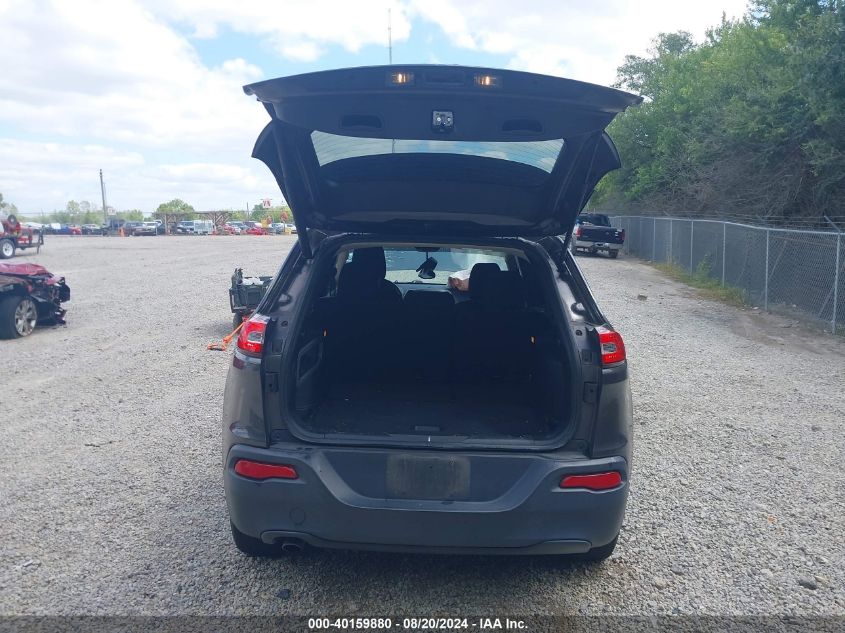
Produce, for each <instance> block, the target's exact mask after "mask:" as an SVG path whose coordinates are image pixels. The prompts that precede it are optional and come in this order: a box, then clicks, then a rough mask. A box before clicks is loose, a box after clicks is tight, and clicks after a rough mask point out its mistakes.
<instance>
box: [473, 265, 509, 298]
mask: <svg viewBox="0 0 845 633" xmlns="http://www.w3.org/2000/svg"><path fill="white" fill-rule="evenodd" d="M500 272H502V271H501V270H500V269H499V265H498V264H493V263H490V262H487V263H483V264H475V265H474V266H473V267H472V270H471V271H470V273H469V296H470V298H471V299H482V300H484V299H485V298H486V297H487V296H488V295H490V294H491V293H492V292H493V286H494V285H495V277H496V275H498V274H499V273H500Z"/></svg>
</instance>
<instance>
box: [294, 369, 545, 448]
mask: <svg viewBox="0 0 845 633" xmlns="http://www.w3.org/2000/svg"><path fill="white" fill-rule="evenodd" d="M526 392H527V389H526V387H525V386H524V385H518V384H513V383H499V384H497V383H495V382H494V383H488V384H484V385H478V384H474V385H446V384H431V383H413V382H392V383H381V384H373V383H351V382H349V383H341V384H336V385H335V386H334V387H333V388H332V390H331V392H330V393H329V394H327V396H326V398H325V399H324V400H323V401H322V402H321V403H320V404H319V405H318V406H317V408H316V410H315V411H314V414H313V415H312V417H311V418H310V422H309V424H308V428H309V430H310V431H312V432H314V433H326V434H335V433H342V434H356V435H372V436H378V435H421V436H425V435H437V436H452V437H454V436H465V437H472V438H490V437H502V438H528V439H530V438H535V437H536V438H540V437H545V436H547V435H549V434H550V432H551V430H552V420H550V419H548V418H546V417H545V416H543V415H542V414H541V413H540V412H539V411H537V410H536V409H535V408H534V407H532V406H531V405H530V404H529V400H528V398H527V396H526Z"/></svg>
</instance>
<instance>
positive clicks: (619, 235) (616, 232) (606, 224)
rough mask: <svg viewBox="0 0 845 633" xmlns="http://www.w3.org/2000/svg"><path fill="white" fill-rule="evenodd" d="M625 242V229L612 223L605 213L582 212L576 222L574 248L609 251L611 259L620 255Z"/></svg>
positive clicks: (590, 251)
mask: <svg viewBox="0 0 845 633" xmlns="http://www.w3.org/2000/svg"><path fill="white" fill-rule="evenodd" d="M624 243H625V229H617V228H615V227H613V226H611V225H610V218H609V217H607V216H606V215H604V214H603V213H582V214H581V215H579V216H578V219H577V220H576V222H575V232H574V239H573V240H572V248H573V249H574V250H576V251H585V252H587V253H592V254H593V255H595V254H596V253H607V255H608V256H609V257H610V258H611V259H616V258H617V257H619V251H620V250H621V248H622V245H623V244H624Z"/></svg>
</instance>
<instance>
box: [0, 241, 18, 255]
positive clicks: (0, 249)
mask: <svg viewBox="0 0 845 633" xmlns="http://www.w3.org/2000/svg"><path fill="white" fill-rule="evenodd" d="M16 249H17V246H16V245H15V241H14V240H10V239H9V238H8V237H7V238H4V239H2V240H0V259H11V258H12V257H14V256H15V250H16Z"/></svg>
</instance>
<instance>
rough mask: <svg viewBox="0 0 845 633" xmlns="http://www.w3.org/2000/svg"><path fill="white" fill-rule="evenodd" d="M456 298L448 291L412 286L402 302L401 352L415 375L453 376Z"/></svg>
mask: <svg viewBox="0 0 845 633" xmlns="http://www.w3.org/2000/svg"><path fill="white" fill-rule="evenodd" d="M454 324H455V300H454V299H453V298H452V295H451V294H450V293H449V292H448V291H445V290H444V291H440V290H435V291H431V290H409V291H408V292H406V293H405V298H404V300H403V302H402V320H401V326H400V327H401V335H400V338H399V342H400V343H401V345H402V346H401V348H400V356H401V357H402V358H403V359H404V361H405V365H406V368H407V369H408V370H409V371H410V373H411V374H412V375H413V376H414V377H419V378H422V379H424V380H427V381H434V382H445V381H447V380H448V379H449V378H450V377H451V348H452V336H453V333H454Z"/></svg>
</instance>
